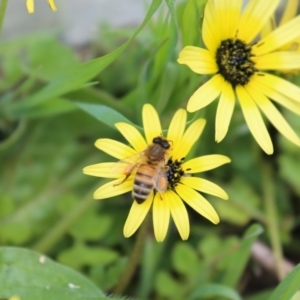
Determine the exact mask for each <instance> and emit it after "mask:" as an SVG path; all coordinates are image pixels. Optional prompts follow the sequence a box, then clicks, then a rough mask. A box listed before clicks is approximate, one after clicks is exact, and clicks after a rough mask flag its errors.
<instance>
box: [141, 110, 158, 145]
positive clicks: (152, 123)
mask: <svg viewBox="0 0 300 300" xmlns="http://www.w3.org/2000/svg"><path fill="white" fill-rule="evenodd" d="M143 125H144V130H145V136H146V141H147V144H148V145H149V144H152V140H153V139H154V138H155V137H158V136H161V135H162V129H161V125H160V121H159V117H158V114H157V112H156V110H155V108H154V107H153V106H152V105H150V104H145V105H144V107H143Z"/></svg>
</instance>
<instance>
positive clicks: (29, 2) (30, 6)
mask: <svg viewBox="0 0 300 300" xmlns="http://www.w3.org/2000/svg"><path fill="white" fill-rule="evenodd" d="M26 6H27V10H28V12H29V13H30V14H32V13H34V0H26Z"/></svg>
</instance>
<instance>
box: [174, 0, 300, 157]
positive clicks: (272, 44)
mask: <svg viewBox="0 0 300 300" xmlns="http://www.w3.org/2000/svg"><path fill="white" fill-rule="evenodd" d="M242 3H243V1H241V0H214V1H213V0H208V1H207V4H206V7H205V12H204V20H203V27H202V30H203V31H202V36H203V41H204V43H205V45H206V47H207V49H203V48H198V47H193V46H187V47H185V48H184V49H183V50H182V51H181V52H180V54H179V59H178V62H179V63H180V64H186V65H187V66H188V67H189V68H190V69H191V70H192V71H194V72H195V73H198V74H214V75H213V77H212V78H211V79H210V80H209V81H208V82H206V83H205V84H204V85H202V86H201V87H200V88H199V89H198V90H197V91H196V92H195V93H194V94H193V95H192V96H191V98H190V99H189V102H188V105H187V110H188V111H189V112H194V111H196V110H199V109H201V108H203V107H205V106H207V105H208V104H210V103H211V102H212V101H214V100H215V99H216V98H217V97H219V96H220V100H219V103H218V108H217V115H216V134H215V139H216V141H217V142H220V141H221V140H222V139H223V138H224V137H225V135H226V134H227V131H228V127H229V123H230V120H231V116H232V113H233V109H234V106H235V99H236V98H237V99H238V101H239V104H240V106H241V109H242V112H243V114H244V117H245V119H246V122H247V124H248V127H249V130H250V131H251V133H252V135H253V136H254V138H255V139H256V141H257V143H258V144H259V145H260V147H261V148H262V149H263V150H264V151H265V152H266V153H267V154H272V153H273V144H272V141H271V138H270V135H269V133H268V131H267V129H266V126H265V123H264V121H263V118H262V116H261V112H263V113H264V115H265V116H266V117H267V118H268V119H269V120H270V122H271V123H272V124H273V125H274V127H276V128H277V130H278V131H279V132H281V133H282V134H283V135H284V136H285V137H286V138H287V139H289V140H290V141H292V142H293V143H295V144H296V145H298V146H300V139H299V137H298V136H297V135H296V133H295V132H294V131H293V129H292V128H291V127H290V126H289V124H288V123H287V122H286V120H285V119H284V117H283V116H282V114H281V113H280V112H279V110H278V109H277V107H276V106H275V105H274V104H273V103H272V101H270V99H272V100H274V101H275V102H277V103H278V104H280V105H283V106H284V107H286V108H288V109H290V110H291V111H293V112H295V113H297V114H300V103H299V102H300V88H299V87H298V86H296V85H294V84H292V83H290V82H288V81H286V80H284V79H282V78H280V77H277V76H275V75H271V74H269V73H267V72H265V71H264V70H293V69H299V68H300V53H297V52H295V51H275V50H276V49H278V48H280V47H281V46H283V45H285V44H287V43H289V42H291V41H293V40H294V39H295V38H297V37H299V36H300V16H298V17H296V18H294V19H293V20H291V21H289V22H287V23H285V24H284V25H282V26H280V27H279V28H277V29H276V30H274V31H272V32H271V33H270V34H269V35H268V36H266V37H264V38H261V39H258V40H257V38H256V37H257V35H258V33H259V32H261V30H262V28H263V26H264V25H265V24H266V22H267V21H268V19H269V18H270V17H271V16H272V14H273V12H274V11H275V9H276V7H277V6H278V3H279V0H265V1H249V2H248V4H247V6H246V7H245V9H244V10H243V11H242ZM260 111H261V112H260Z"/></svg>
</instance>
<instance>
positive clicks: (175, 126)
mask: <svg viewBox="0 0 300 300" xmlns="http://www.w3.org/2000/svg"><path fill="white" fill-rule="evenodd" d="M185 124H186V111H185V110H184V109H179V110H177V112H176V113H175V115H174V117H173V119H172V121H171V124H170V127H169V130H168V135H167V139H168V140H169V141H171V145H172V150H171V151H170V156H172V154H171V153H173V151H174V149H176V148H179V147H181V144H180V140H181V139H182V136H183V133H184V129H185Z"/></svg>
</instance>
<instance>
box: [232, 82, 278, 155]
mask: <svg viewBox="0 0 300 300" xmlns="http://www.w3.org/2000/svg"><path fill="white" fill-rule="evenodd" d="M236 93H237V97H238V99H239V101H240V104H241V108H242V111H243V114H244V117H245V120H246V122H247V124H248V127H249V130H250V131H251V133H252V135H253V137H254V138H255V140H256V141H257V143H258V144H259V146H260V147H261V148H262V149H263V150H264V151H265V152H266V153H267V154H272V153H273V144H272V141H271V138H270V135H269V133H268V131H267V128H266V125H265V123H264V121H263V119H262V117H261V114H260V112H259V110H258V107H257V106H256V104H255V102H254V101H253V99H252V98H251V96H250V95H249V93H248V92H247V91H246V90H245V88H244V87H242V86H237V87H236Z"/></svg>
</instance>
